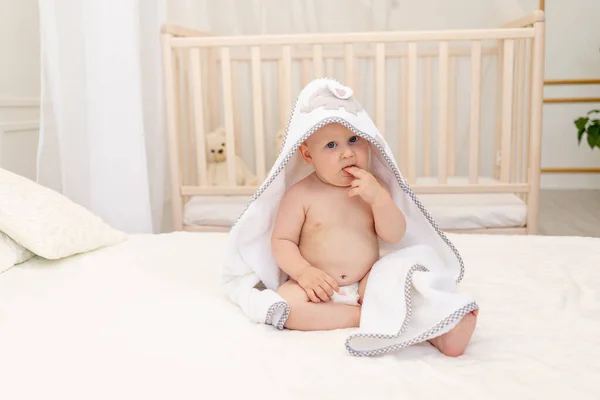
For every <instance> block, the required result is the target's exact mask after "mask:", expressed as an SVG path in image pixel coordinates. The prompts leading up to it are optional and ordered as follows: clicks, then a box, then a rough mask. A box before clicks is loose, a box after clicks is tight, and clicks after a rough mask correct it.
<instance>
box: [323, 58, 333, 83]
mask: <svg viewBox="0 0 600 400" xmlns="http://www.w3.org/2000/svg"><path fill="white" fill-rule="evenodd" d="M325 66H326V71H327V74H326V75H327V77H328V78H333V77H334V72H333V58H328V59H327V61H325Z"/></svg>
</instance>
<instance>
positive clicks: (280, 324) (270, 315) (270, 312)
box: [265, 301, 290, 330]
mask: <svg viewBox="0 0 600 400" xmlns="http://www.w3.org/2000/svg"><path fill="white" fill-rule="evenodd" d="M280 307H284V310H283V315H282V316H281V318H279V321H277V325H274V326H275V327H276V328H277V329H279V330H283V325H284V324H285V321H287V319H288V316H289V315H290V306H289V305H288V304H287V303H286V302H285V301H279V302H277V303H275V304H273V305H271V307H269V310H268V311H267V317H266V318H265V324H267V325H273V314H274V313H275V310H276V309H278V308H280Z"/></svg>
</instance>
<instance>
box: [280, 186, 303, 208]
mask: <svg viewBox="0 0 600 400" xmlns="http://www.w3.org/2000/svg"><path fill="white" fill-rule="evenodd" d="M309 193H310V189H309V183H308V182H307V181H306V179H303V180H301V181H299V182H297V183H295V184H293V185H292V186H290V188H289V189H287V190H286V191H285V193H284V194H283V197H282V199H281V205H280V207H284V208H290V207H305V206H306V205H307V204H308V203H307V201H308V200H309V198H310V196H309Z"/></svg>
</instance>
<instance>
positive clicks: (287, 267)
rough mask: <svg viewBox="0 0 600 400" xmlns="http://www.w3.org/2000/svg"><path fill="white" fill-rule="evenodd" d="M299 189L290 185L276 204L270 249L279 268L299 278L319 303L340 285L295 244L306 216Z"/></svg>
mask: <svg viewBox="0 0 600 400" xmlns="http://www.w3.org/2000/svg"><path fill="white" fill-rule="evenodd" d="M301 190H302V189H301V188H300V187H298V186H293V187H292V188H291V189H290V190H288V192H287V193H286V194H285V195H284V196H283V199H282V200H281V203H280V204H279V210H278V212H277V217H276V219H275V227H274V229H273V234H272V236H271V251H272V252H273V257H274V258H275V261H276V262H277V264H278V265H279V268H281V270H282V271H284V272H285V273H286V274H288V275H289V276H290V277H291V278H292V279H293V280H295V281H296V282H298V284H299V285H300V286H301V287H302V288H303V289H304V290H305V291H306V294H307V295H308V297H309V298H310V300H311V301H313V302H315V303H318V302H319V301H320V300H323V301H327V300H329V297H331V296H333V291H334V290H335V291H337V290H339V288H338V286H337V283H336V282H335V280H334V279H333V278H331V277H330V276H329V275H327V274H326V273H325V272H323V271H322V270H320V269H318V268H315V267H313V266H312V265H310V263H309V262H308V261H306V259H305V258H304V257H303V256H302V254H301V253H300V249H299V248H298V244H299V242H300V232H301V230H302V226H303V224H304V220H305V217H306V212H305V208H304V204H303V196H302V193H301ZM319 299H320V300H319Z"/></svg>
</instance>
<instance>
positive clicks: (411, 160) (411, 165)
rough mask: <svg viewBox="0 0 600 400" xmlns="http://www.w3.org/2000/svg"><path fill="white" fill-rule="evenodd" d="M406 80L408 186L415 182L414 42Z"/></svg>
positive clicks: (415, 83) (415, 102)
mask: <svg viewBox="0 0 600 400" xmlns="http://www.w3.org/2000/svg"><path fill="white" fill-rule="evenodd" d="M407 79H408V82H407V84H408V87H407V93H408V99H407V100H408V101H407V103H406V107H407V110H406V114H407V118H406V130H407V134H408V137H407V139H408V140H407V142H408V143H407V148H408V149H407V151H408V154H407V156H408V169H407V175H408V182H409V184H413V183H415V182H416V181H417V44H416V43H414V42H411V43H409V44H408V62H407Z"/></svg>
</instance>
